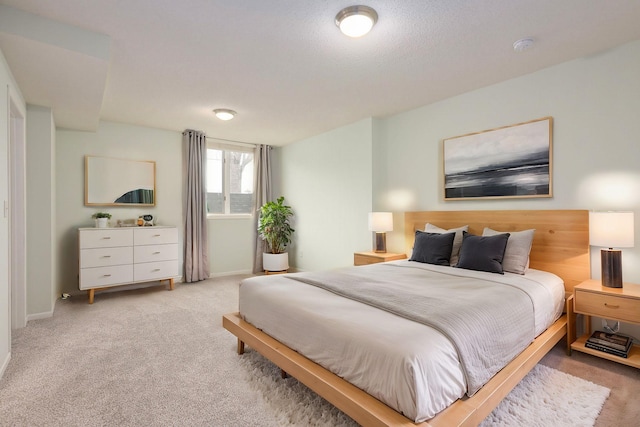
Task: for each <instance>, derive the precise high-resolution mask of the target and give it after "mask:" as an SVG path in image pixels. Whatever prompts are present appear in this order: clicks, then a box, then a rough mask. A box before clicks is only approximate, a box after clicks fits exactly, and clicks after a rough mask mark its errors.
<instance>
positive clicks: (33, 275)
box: [26, 105, 59, 320]
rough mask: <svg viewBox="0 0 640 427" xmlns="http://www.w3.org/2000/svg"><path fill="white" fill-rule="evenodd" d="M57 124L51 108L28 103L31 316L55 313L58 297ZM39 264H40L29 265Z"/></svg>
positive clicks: (28, 243) (28, 247)
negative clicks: (56, 278)
mask: <svg viewBox="0 0 640 427" xmlns="http://www.w3.org/2000/svg"><path fill="white" fill-rule="evenodd" d="M55 145H56V144H55V124H54V122H53V115H52V112H51V109H50V108H47V107H36V106H32V105H28V106H27V147H26V151H27V153H26V157H27V318H28V319H29V320H31V319H34V318H41V317H48V316H51V315H52V314H53V308H54V304H55V300H56V297H57V296H59V292H58V289H57V287H56V283H55V277H56V266H55V256H54V255H55V254H54V248H55V247H56V242H55V227H56V205H55V202H56V200H55V197H56V186H55V183H56V173H55V172H56V171H55ZM33 266H37V268H29V267H33Z"/></svg>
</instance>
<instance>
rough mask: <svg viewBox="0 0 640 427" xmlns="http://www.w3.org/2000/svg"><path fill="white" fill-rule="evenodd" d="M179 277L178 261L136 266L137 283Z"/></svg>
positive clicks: (134, 271)
mask: <svg viewBox="0 0 640 427" xmlns="http://www.w3.org/2000/svg"><path fill="white" fill-rule="evenodd" d="M177 275H178V261H177V260H175V261H159V262H145V263H142V264H134V266H133V280H135V281H136V282H142V281H150V280H158V279H170V278H172V277H176V276H177Z"/></svg>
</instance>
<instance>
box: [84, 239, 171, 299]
mask: <svg viewBox="0 0 640 427" xmlns="http://www.w3.org/2000/svg"><path fill="white" fill-rule="evenodd" d="M78 234H79V238H78V240H79V246H80V257H79V265H80V276H79V278H80V283H79V287H80V290H86V291H87V293H88V297H89V304H93V300H94V295H95V291H98V290H102V289H105V288H110V287H113V286H119V285H126V284H132V283H143V282H153V281H160V282H162V281H169V289H170V290H173V286H174V282H173V281H174V278H175V277H177V276H178V229H177V228H176V227H144V228H128V227H124V228H99V229H98V228H80V229H79V231H78Z"/></svg>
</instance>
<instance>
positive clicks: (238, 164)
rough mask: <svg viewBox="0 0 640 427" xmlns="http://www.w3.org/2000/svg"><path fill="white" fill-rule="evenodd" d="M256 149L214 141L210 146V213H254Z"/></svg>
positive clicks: (208, 193)
mask: <svg viewBox="0 0 640 427" xmlns="http://www.w3.org/2000/svg"><path fill="white" fill-rule="evenodd" d="M253 169H254V168H253V150H245V149H243V147H228V146H222V145H218V144H212V143H210V144H209V145H208V148H207V213H208V214H214V215H230V214H231V215H235V214H252V213H253V211H254V208H253V174H254V170H253Z"/></svg>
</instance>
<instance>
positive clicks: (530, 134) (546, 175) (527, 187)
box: [443, 117, 553, 200]
mask: <svg viewBox="0 0 640 427" xmlns="http://www.w3.org/2000/svg"><path fill="white" fill-rule="evenodd" d="M552 128H553V118H552V117H543V118H541V119H537V120H531V121H529V122H526V123H518V124H515V125H512V126H504V127H501V128H497V129H491V130H486V131H482V132H476V133H471V134H467V135H462V136H456V137H453V138H447V139H444V140H443V157H444V199H445V200H467V199H496V198H506V197H509V198H512V197H520V198H523V197H552V195H553V194H552V185H551V181H552V180H551V178H552V175H551V170H552V164H551V161H552V158H553V156H552V153H551V147H552V139H553V138H552Z"/></svg>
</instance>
